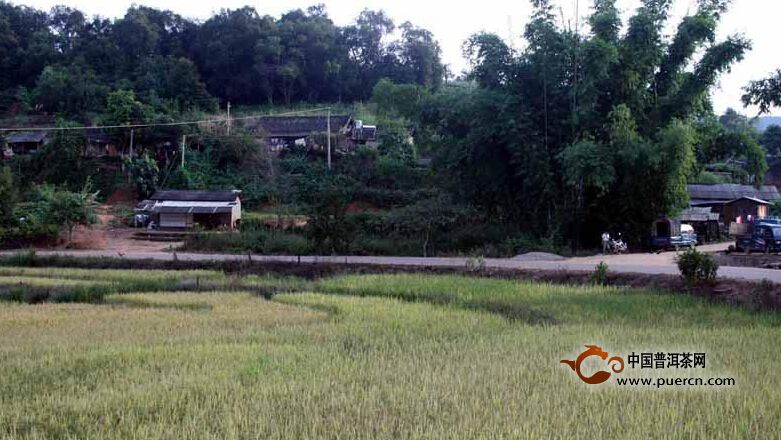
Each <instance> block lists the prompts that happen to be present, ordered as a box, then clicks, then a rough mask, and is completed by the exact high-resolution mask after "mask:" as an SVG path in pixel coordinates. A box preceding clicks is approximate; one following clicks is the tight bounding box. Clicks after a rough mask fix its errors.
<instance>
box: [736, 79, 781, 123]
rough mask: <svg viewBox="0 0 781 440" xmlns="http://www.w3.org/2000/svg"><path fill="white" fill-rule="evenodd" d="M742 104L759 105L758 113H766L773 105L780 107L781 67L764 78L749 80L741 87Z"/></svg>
mask: <svg viewBox="0 0 781 440" xmlns="http://www.w3.org/2000/svg"><path fill="white" fill-rule="evenodd" d="M743 92H744V94H743V104H744V105H746V106H749V105H756V106H759V112H760V113H768V112H770V109H771V108H773V107H781V69H778V70H776V71H775V72H774V73H773V74H771V75H770V76H769V77H767V78H765V79H761V80H758V81H751V82H750V83H749V84H748V85H747V86H746V87H744V88H743Z"/></svg>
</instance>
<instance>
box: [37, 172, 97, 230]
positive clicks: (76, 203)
mask: <svg viewBox="0 0 781 440" xmlns="http://www.w3.org/2000/svg"><path fill="white" fill-rule="evenodd" d="M96 197H97V193H95V192H92V190H91V185H90V183H89V182H87V184H86V185H85V186H84V188H82V190H81V191H78V192H71V191H67V190H62V189H57V188H56V187H53V186H50V185H42V186H39V187H38V188H37V189H36V191H35V194H34V196H33V199H32V203H33V204H34V205H35V209H36V211H37V213H38V215H39V216H40V218H39V221H40V223H42V224H44V225H52V226H56V227H58V228H61V230H64V231H65V232H66V233H67V237H68V238H67V240H68V244H70V243H71V242H72V240H73V229H74V228H75V227H76V226H90V225H93V224H95V223H96V222H97V215H96V207H97V204H96V202H95V198H96Z"/></svg>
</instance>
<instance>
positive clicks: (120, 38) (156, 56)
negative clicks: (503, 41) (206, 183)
mask: <svg viewBox="0 0 781 440" xmlns="http://www.w3.org/2000/svg"><path fill="white" fill-rule="evenodd" d="M396 28H397V27H396V25H395V24H394V23H393V21H392V20H391V19H390V18H389V17H388V16H387V15H386V14H385V13H384V12H382V11H372V10H364V11H362V12H360V14H359V15H358V17H357V19H356V21H355V23H354V24H351V25H348V26H337V25H335V24H334V23H333V21H332V20H331V19H330V18H329V17H328V14H327V13H326V10H325V7H324V6H323V5H317V6H312V7H309V8H307V9H306V10H300V9H296V10H292V11H289V12H287V13H285V14H283V15H282V16H281V17H279V18H275V17H271V16H269V15H261V14H259V13H258V11H256V10H255V9H254V8H252V7H249V6H247V7H243V8H240V9H221V10H220V11H219V12H217V13H216V14H215V15H213V16H212V17H210V18H209V19H207V20H205V21H203V22H197V21H192V20H190V19H187V18H184V17H182V16H180V15H178V14H175V13H173V12H171V11H163V10H159V9H155V8H151V7H147V6H136V5H134V6H131V7H130V8H129V9H128V10H127V12H126V14H125V15H124V16H123V17H122V18H119V19H116V20H108V19H104V18H100V17H93V18H88V17H86V16H85V15H84V14H83V13H82V12H80V11H78V10H77V9H74V8H70V7H66V6H57V7H55V8H52V9H51V11H49V12H44V11H39V10H37V9H33V8H30V7H26V6H16V5H13V4H10V3H6V2H4V1H0V70H1V71H2V72H3V75H2V77H1V78H0V110H12V109H23V110H35V111H39V112H45V113H49V114H57V113H63V114H68V115H69V117H71V118H73V117H74V116H78V115H85V114H86V113H99V112H100V111H102V109H103V107H104V106H105V105H106V101H107V98H108V94H109V93H110V92H111V91H112V90H118V89H125V90H132V91H134V92H135V93H136V95H137V96H138V98H139V99H140V100H141V101H142V102H144V103H146V104H149V105H151V106H153V107H155V108H165V109H168V110H171V109H174V110H178V111H185V110H189V109H202V110H213V109H215V104H216V100H215V99H214V98H217V99H218V100H221V101H223V102H224V101H232V102H233V103H234V104H273V103H277V102H283V103H286V104H290V103H292V102H301V101H306V102H334V101H348V102H350V101H353V100H362V99H367V98H369V97H370V96H371V92H372V88H373V87H374V84H375V83H376V82H377V81H379V80H380V79H381V78H388V79H390V80H392V81H394V82H398V83H415V84H419V85H422V86H426V87H430V88H437V87H439V86H440V84H441V83H442V79H443V75H444V67H443V65H442V62H441V59H440V52H441V50H440V47H439V44H438V43H437V42H436V41H435V40H434V38H433V35H432V34H431V33H430V32H429V31H427V30H425V29H422V28H419V27H416V26H415V25H413V24H411V23H409V22H407V23H403V24H401V25H400V26H399V30H400V33H398V34H394V33H393V32H394V31H395V30H396Z"/></svg>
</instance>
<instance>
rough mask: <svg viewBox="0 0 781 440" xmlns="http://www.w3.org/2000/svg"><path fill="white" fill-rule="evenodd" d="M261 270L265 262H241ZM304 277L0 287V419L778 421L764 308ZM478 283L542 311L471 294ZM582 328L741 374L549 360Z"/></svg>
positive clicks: (326, 426) (490, 423)
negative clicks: (683, 381) (305, 285)
mask: <svg viewBox="0 0 781 440" xmlns="http://www.w3.org/2000/svg"><path fill="white" fill-rule="evenodd" d="M136 274H138V276H142V277H143V276H154V274H148V273H147V272H143V271H136ZM8 275H11V274H8ZM30 275H31V274H29V273H28V274H26V276H30ZM71 275H72V274H71ZM104 275H105V274H104ZM61 276H62V277H66V276H67V274H62V275H61ZM100 276H101V275H96V276H95V279H98V278H100ZM264 281H268V282H269V283H272V285H273V283H276V282H278V280H276V279H273V278H268V279H266V280H264V279H262V278H258V279H256V280H255V281H254V282H255V283H256V284H262V283H263V282H264ZM309 288H311V289H313V290H316V291H318V292H319V293H290V294H282V295H276V296H275V297H274V299H273V300H272V301H268V300H264V299H263V298H262V297H259V296H257V295H252V294H249V293H241V292H235V291H233V292H211V293H192V292H191V293H182V292H179V293H148V294H123V295H111V296H108V297H106V299H105V301H104V303H102V304H39V305H23V304H16V303H0V436H6V437H31V438H35V437H37V438H63V437H65V438H67V437H72V438H177V439H179V438H313V437H326V438H353V437H361V438H429V437H438V438H475V437H480V438H495V437H518V438H573V437H581V438H597V437H598V438H633V439H634V438H676V437H678V438H779V437H780V436H781V424H779V423H778V414H779V411H781V395H779V393H778V389H779V386H780V385H781V375H778V374H777V373H776V372H777V365H779V363H781V355H780V354H779V352H778V350H777V348H776V345H777V344H776V341H778V340H779V337H781V330H780V327H779V324H780V323H781V318H779V316H778V315H777V314H771V313H762V314H758V313H753V312H749V311H746V310H743V309H738V308H731V307H728V306H723V305H715V304H709V303H707V302H705V301H702V300H699V299H696V298H691V297H688V296H685V295H671V294H660V293H655V292H648V291H639V290H634V291H628V290H622V289H615V288H601V287H563V286H550V285H545V284H531V283H519V282H513V281H508V280H492V279H477V278H464V277H458V276H425V275H361V276H346V277H337V278H333V279H324V280H320V281H318V282H316V283H313V284H311V285H309ZM488 299H490V300H496V301H499V302H503V303H506V304H510V305H511V306H512V307H516V308H519V309H534V310H537V311H539V312H540V313H544V314H545V315H547V316H550V317H552V318H553V320H552V321H549V322H544V323H542V324H543V325H538V324H529V323H527V321H525V320H524V319H506V318H505V317H504V315H503V314H502V313H495V312H492V311H495V309H491V308H480V307H474V304H475V303H474V302H473V301H483V300H488ZM480 304H484V303H480ZM486 310H491V311H486ZM501 310H504V309H500V311H501ZM587 343H598V344H602V346H603V347H604V348H605V349H606V350H608V351H610V352H611V353H612V352H615V353H620V354H622V355H625V354H626V353H627V352H630V351H633V350H634V351H641V350H654V351H657V350H664V351H684V350H695V351H704V352H706V353H707V356H708V357H707V362H708V368H707V369H706V371H705V372H704V373H701V374H704V375H705V377H708V376H730V377H734V378H735V379H736V381H737V385H736V386H735V387H731V388H723V389H715V388H711V389H707V388H693V389H680V388H679V389H673V388H672V387H669V388H668V389H662V390H654V389H648V390H639V389H630V388H623V387H618V386H616V385H615V384H611V385H600V386H588V385H585V384H583V383H581V382H579V381H578V380H577V378H576V377H575V376H574V374H573V373H572V372H571V371H570V370H569V369H568V368H567V367H566V366H564V365H561V364H560V363H559V360H561V359H565V358H567V359H572V358H574V356H576V355H577V354H578V352H579V351H580V348H581V346H582V345H583V344H587ZM667 374H668V375H671V376H686V375H690V374H691V373H685V372H683V371H675V370H670V371H669V372H668V373H667ZM624 375H625V377H639V374H638V371H637V370H634V371H632V370H631V369H629V370H627V371H626V372H625V373H624Z"/></svg>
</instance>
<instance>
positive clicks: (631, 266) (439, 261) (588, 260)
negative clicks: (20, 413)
mask: <svg viewBox="0 0 781 440" xmlns="http://www.w3.org/2000/svg"><path fill="white" fill-rule="evenodd" d="M12 253H13V252H0V254H2V255H9V254H12ZM37 254H38V255H72V256H75V257H115V258H117V257H120V255H119V254H118V253H117V252H116V251H38V252H37ZM674 256H675V253H674V252H666V253H662V254H632V255H622V256H617V255H609V256H596V257H585V258H571V259H564V260H558V261H547V260H527V259H523V258H520V259H519V258H515V259H496V258H488V259H486V260H485V265H486V267H489V268H502V269H526V270H567V271H593V270H594V266H595V265H596V264H598V263H599V261H603V260H604V261H605V262H606V263H607V264H608V266H609V268H610V269H609V270H610V271H614V272H620V273H641V274H668V275H677V274H678V269H677V267H676V266H675V263H674V261H673V259H674ZM121 258H126V259H135V260H145V259H153V260H172V259H173V258H174V257H173V254H171V253H169V252H141V251H135V252H127V253H123V254H122V255H121ZM176 258H178V259H179V260H187V261H242V260H247V258H248V256H247V255H226V254H190V253H177V254H176ZM252 260H253V261H269V262H295V261H297V260H298V258H297V257H291V256H262V255H253V256H252ZM301 262H302V263H334V264H367V265H395V266H411V267H422V266H434V267H465V266H466V264H467V259H466V258H420V257H355V256H344V257H336V256H329V257H301ZM719 276H721V277H724V278H733V279H746V280H754V281H761V280H763V279H767V280H770V281H773V282H777V283H781V270H772V269H758V268H748V267H721V269H719Z"/></svg>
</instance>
